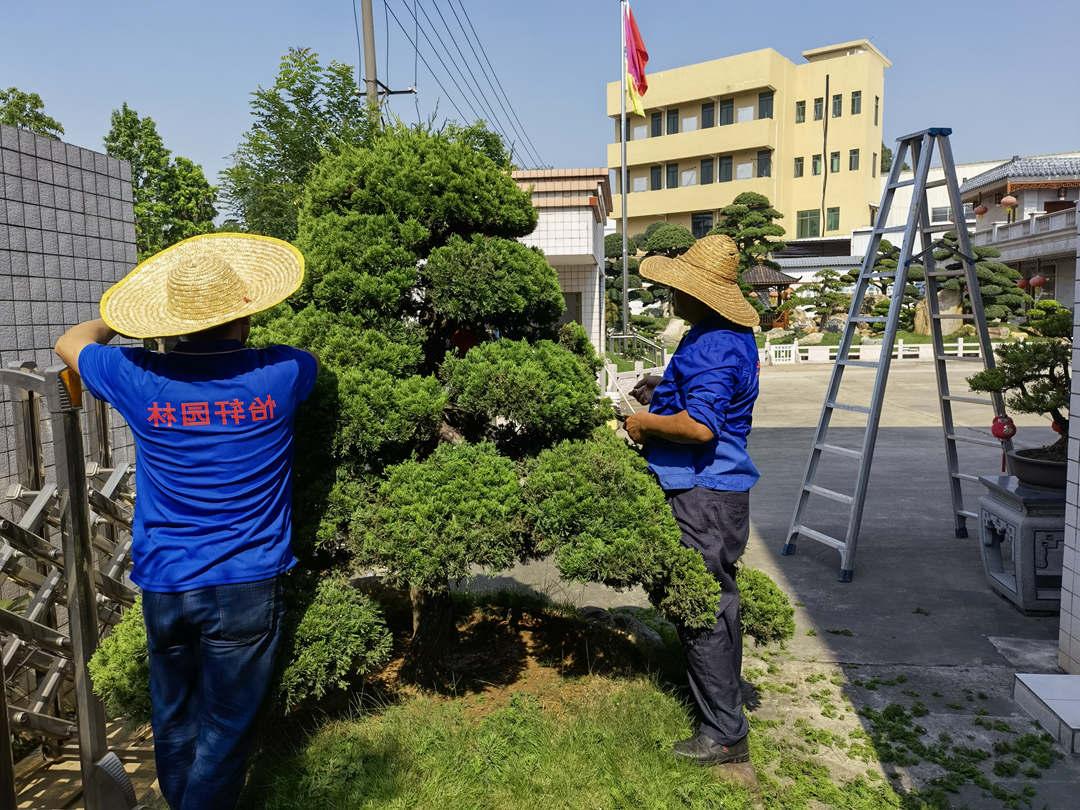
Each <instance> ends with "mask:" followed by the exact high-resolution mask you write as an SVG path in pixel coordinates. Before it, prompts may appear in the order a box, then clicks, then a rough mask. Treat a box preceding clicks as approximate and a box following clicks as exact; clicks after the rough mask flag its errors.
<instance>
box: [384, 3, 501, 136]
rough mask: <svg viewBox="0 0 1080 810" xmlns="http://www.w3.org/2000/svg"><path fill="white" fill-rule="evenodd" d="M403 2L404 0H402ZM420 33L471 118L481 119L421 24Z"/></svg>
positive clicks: (407, 9)
mask: <svg viewBox="0 0 1080 810" xmlns="http://www.w3.org/2000/svg"><path fill="white" fill-rule="evenodd" d="M403 2H404V0H403ZM405 10H406V11H409V7H408V6H407V5H406V6H405ZM420 10H421V11H423V6H421V7H420ZM409 13H410V14H411V13H412V12H409ZM413 20H414V21H416V17H415V16H414V17H413ZM417 25H419V22H418V21H417ZM420 33H421V34H423V35H424V39H425V40H427V44H428V47H430V48H431V51H432V53H434V54H435V58H436V59H438V60H439V64H440V65H442V67H443V70H444V71H446V75H447V76H449V77H450V81H452V82H453V83H454V87H456V88H457V91H458V93H459V94H460V95H461V98H462V100H463V101H464V102H465V103H466V104H468V105H469V109H471V110H472V113H473V120H474V121H476V120H480V119H483V117H484V116H483V115H481V114H480V113H478V112H477V111H476V107H475V106H473V100H472V99H471V98H470V97H469V94H468V93H466V92H465V91H464V90H462V89H461V85H460V84H458V80H457V77H456V76H455V75H454V74H453V73H452V72H451V71H450V68H449V67H447V64H446V60H444V59H443V57H442V54H441V53H440V52H439V49H438V48H436V47H435V43H434V42H432V41H431V37H429V36H428V32H427V29H425V28H423V27H422V26H421V27H420ZM444 47H445V46H444ZM429 70H430V68H429ZM463 119H464V116H463ZM465 120H467V119H465Z"/></svg>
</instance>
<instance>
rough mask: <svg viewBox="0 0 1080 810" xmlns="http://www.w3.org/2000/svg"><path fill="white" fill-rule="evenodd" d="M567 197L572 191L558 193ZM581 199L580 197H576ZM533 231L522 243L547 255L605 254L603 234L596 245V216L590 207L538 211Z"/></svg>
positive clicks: (572, 194) (523, 238) (571, 194)
mask: <svg viewBox="0 0 1080 810" xmlns="http://www.w3.org/2000/svg"><path fill="white" fill-rule="evenodd" d="M559 194H560V195H563V194H565V195H566V196H567V198H570V197H573V196H574V193H573V192H569V191H567V192H559ZM579 196H580V195H579ZM539 211H540V219H539V222H538V223H537V225H536V230H535V231H533V232H532V233H531V234H529V235H528V236H525V237H522V239H521V241H522V242H523V243H524V244H526V245H529V246H531V247H538V248H540V250H542V251H543V252H544V255H546V256H595V255H597V252H598V251H599V255H600V256H601V257H602V256H603V254H604V245H603V241H604V240H603V235H602V232H601V237H600V246H599V248H597V246H596V231H597V227H596V226H597V225H598V224H599V223H597V222H596V217H595V216H593V212H592V209H590V208H541V209H539Z"/></svg>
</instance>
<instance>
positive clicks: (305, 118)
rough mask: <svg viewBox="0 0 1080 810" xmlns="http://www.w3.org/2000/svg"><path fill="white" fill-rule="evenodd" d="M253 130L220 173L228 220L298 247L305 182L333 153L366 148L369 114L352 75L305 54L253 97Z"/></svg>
mask: <svg viewBox="0 0 1080 810" xmlns="http://www.w3.org/2000/svg"><path fill="white" fill-rule="evenodd" d="M251 114H252V117H253V118H254V121H253V123H252V125H251V128H250V129H249V130H248V131H247V132H245V133H244V135H243V137H242V138H241V139H240V145H239V146H238V147H237V149H236V151H235V152H234V153H233V155H232V165H231V166H230V167H229V168H227V169H225V170H224V171H223V172H222V173H221V178H220V182H221V192H222V198H223V199H224V201H225V203H226V205H227V207H228V210H229V211H230V213H231V214H232V215H233V216H234V217H235V218H236V219H237V220H238V221H239V222H241V223H243V225H244V227H246V228H247V229H248V230H249V231H252V232H253V233H261V234H266V235H268V236H276V237H278V238H279V239H288V240H291V239H294V238H295V237H296V233H297V214H298V212H299V210H300V206H301V202H302V199H301V198H302V195H303V189H304V182H305V181H306V180H307V177H308V175H309V174H310V173H311V170H312V169H313V168H314V167H315V165H316V164H317V163H318V162H319V161H320V160H321V159H322V157H323V156H324V155H326V154H328V153H333V152H337V151H340V150H341V149H342V148H343V147H346V146H349V145H354V146H355V145H360V144H364V143H366V142H368V140H369V139H370V138H371V135H372V133H373V131H374V127H375V126H376V124H377V122H373V121H372V120H371V119H370V117H369V114H368V111H367V107H366V104H365V101H364V96H363V94H362V93H361V91H360V90H359V88H358V87H357V85H356V79H355V77H354V75H353V68H352V67H351V66H350V65H346V64H343V63H341V62H334V61H331V62H330V63H329V64H328V65H321V64H319V57H318V54H316V53H315V52H314V51H312V50H310V49H308V48H291V49H290V50H289V52H288V53H287V54H285V55H284V56H283V57H282V58H281V62H280V64H279V66H278V73H277V77H276V78H275V80H274V83H273V85H271V86H270V87H268V88H263V87H259V88H257V89H256V90H255V92H254V93H252V99H251Z"/></svg>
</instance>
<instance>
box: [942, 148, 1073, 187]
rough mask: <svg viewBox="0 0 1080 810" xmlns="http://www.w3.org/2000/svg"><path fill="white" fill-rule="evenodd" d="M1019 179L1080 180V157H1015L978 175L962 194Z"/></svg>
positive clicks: (971, 180) (965, 185)
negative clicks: (1058, 178)
mask: <svg viewBox="0 0 1080 810" xmlns="http://www.w3.org/2000/svg"><path fill="white" fill-rule="evenodd" d="M1019 177H1038V178H1044V179H1045V178H1057V177H1060V178H1063V179H1064V178H1069V179H1073V180H1075V179H1077V178H1080V157H1061V156H1056V155H1048V156H1047V157H1019V156H1017V157H1014V158H1013V159H1012V160H1010V161H1007V162H1005V163H1002V164H1001V165H1000V166H995V167H994V168H992V169H988V170H987V171H985V172H983V173H982V174H977V175H975V176H974V177H972V178H971V179H969V180H968V181H967V182H966V183H964V185H962V186H961V187H960V193H961V194H967V193H968V192H970V191H977V190H978V189H980V188H985V187H986V186H988V185H992V184H993V183H998V182H1001V181H1002V180H1011V179H1012V178H1019Z"/></svg>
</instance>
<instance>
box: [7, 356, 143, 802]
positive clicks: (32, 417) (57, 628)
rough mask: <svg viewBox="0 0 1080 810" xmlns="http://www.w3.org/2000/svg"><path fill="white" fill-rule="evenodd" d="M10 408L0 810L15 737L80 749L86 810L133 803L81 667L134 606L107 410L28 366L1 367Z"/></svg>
mask: <svg viewBox="0 0 1080 810" xmlns="http://www.w3.org/2000/svg"><path fill="white" fill-rule="evenodd" d="M0 386H2V387H3V388H4V389H6V391H7V392H8V398H9V400H10V402H11V407H12V410H13V413H12V416H13V423H12V424H13V427H12V429H13V430H14V433H15V441H14V446H15V452H16V459H17V470H18V479H17V481H16V482H15V483H13V484H11V485H10V486H9V487H8V489H7V491H5V492H0V581H2V593H3V596H4V597H5V601H4V604H3V606H0V638H2V642H3V653H2V656H0V675H2V676H3V683H4V689H3V690H0V704H2V705H0V807H15V776H14V768H13V762H12V733H13V732H15V731H18V732H22V733H23V734H26V735H30V736H32V737H34V738H37V739H41V740H43V741H44V742H45V744H46V747H47V749H48V748H49V747H51V748H52V749H53V750H56V749H57V748H58V747H59V746H60V745H62V744H64V743H70V742H76V741H77V743H78V747H79V759H80V769H81V773H82V789H83V801H84V803H85V806H86V808H87V810H114V809H116V810H119V808H129V807H134V806H135V795H134V789H133V788H132V786H131V783H130V781H129V780H128V778H127V775H126V774H125V772H124V769H123V766H122V765H121V763H120V760H119V758H117V756H116V755H115V754H114V753H112V752H110V751H109V750H108V748H107V743H106V732H105V715H104V711H103V709H102V706H101V703H100V701H99V700H98V699H97V697H96V696H95V695H94V693H93V691H92V689H91V685H90V678H89V675H88V672H87V662H88V661H89V659H90V656H91V655H93V653H94V650H95V649H97V644H98V641H99V639H100V638H101V635H102V633H103V631H104V630H105V629H106V628H107V627H108V626H109V625H112V624H115V623H116V622H117V621H119V619H120V616H121V613H122V611H123V610H125V609H126V608H127V607H128V606H130V605H131V604H132V603H133V602H134V600H135V590H134V589H133V588H132V587H131V586H130V585H128V584H126V583H125V581H124V580H125V577H124V575H125V573H126V571H127V568H128V564H129V559H128V558H129V553H130V549H131V517H132V507H133V503H134V500H133V493H132V486H131V481H130V478H131V474H132V472H133V468H132V466H131V465H129V464H121V463H116V464H114V463H113V458H112V456H113V454H112V448H111V442H110V430H109V419H110V414H109V408H108V406H107V405H106V404H105V403H103V402H99V401H97V400H95V399H93V398H92V397H90V396H89V395H86V396H85V400H86V409H85V414H86V427H85V431H86V434H87V437H88V447H89V456H88V455H87V452H86V448H87V444H84V439H83V434H84V426H83V414H84V408H83V401H84V395H83V393H82V387H81V383H80V381H79V378H78V376H77V375H76V374H75V373H74V372H72V371H70V370H69V369H64V368H62V367H58V368H52V369H49V370H47V371H44V372H42V371H39V370H38V369H36V368H35V367H34V365H33V364H32V363H26V364H23V365H21V366H15V367H9V368H5V369H0Z"/></svg>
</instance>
